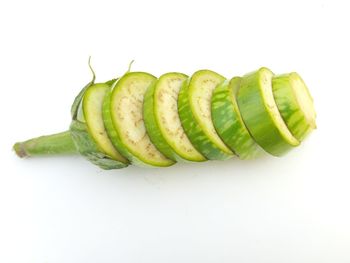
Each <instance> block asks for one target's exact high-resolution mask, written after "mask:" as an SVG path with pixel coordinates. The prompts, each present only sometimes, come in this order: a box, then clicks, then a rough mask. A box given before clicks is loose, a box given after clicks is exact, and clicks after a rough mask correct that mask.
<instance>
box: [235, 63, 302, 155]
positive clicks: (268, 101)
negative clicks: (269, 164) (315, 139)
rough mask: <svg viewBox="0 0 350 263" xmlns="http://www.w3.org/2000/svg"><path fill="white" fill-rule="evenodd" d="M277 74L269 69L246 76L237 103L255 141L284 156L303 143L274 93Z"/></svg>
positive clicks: (268, 150)
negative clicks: (274, 79) (286, 121)
mask: <svg viewBox="0 0 350 263" xmlns="http://www.w3.org/2000/svg"><path fill="white" fill-rule="evenodd" d="M272 77H273V73H272V72H271V71H270V70H269V69H267V68H261V69H259V70H258V71H255V72H252V73H249V74H247V75H245V76H244V77H243V78H242V81H241V86H240V88H239V90H238V93H237V102H238V106H239V110H240V112H241V115H242V118H243V121H244V123H245V125H246V127H247V128H248V130H249V132H250V134H251V135H252V137H253V138H254V140H255V141H256V142H257V143H258V144H259V145H260V146H261V147H262V148H263V149H264V150H265V151H266V152H268V153H270V154H272V155H274V156H281V155H283V154H285V153H286V152H288V151H289V150H291V149H292V148H293V147H295V146H297V145H299V141H298V140H297V139H296V138H295V137H294V136H293V134H292V133H291V132H290V131H289V129H288V127H287V125H286V124H285V122H284V120H283V118H282V116H281V114H280V112H279V111H278V108H277V105H276V103H275V100H274V97H273V92H272V83H271V82H272Z"/></svg>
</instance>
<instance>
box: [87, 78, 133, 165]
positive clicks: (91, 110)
mask: <svg viewBox="0 0 350 263" xmlns="http://www.w3.org/2000/svg"><path fill="white" fill-rule="evenodd" d="M109 90H110V86H109V85H108V84H106V83H98V84H93V85H91V86H90V87H88V89H87V90H86V92H85V94H84V97H83V102H82V111H83V113H84V119H85V122H86V125H87V128H88V131H89V133H90V135H91V137H92V138H93V140H94V141H95V143H96V145H97V147H98V148H99V150H100V151H101V152H103V153H105V154H106V155H108V156H110V157H111V158H112V159H114V160H116V161H120V162H122V163H128V160H127V159H126V158H124V157H123V156H122V155H121V154H120V153H119V152H118V151H117V150H116V149H115V148H114V146H113V144H112V142H111V140H110V139H109V137H108V135H107V132H106V129H105V125H104V122H103V118H102V106H103V100H104V97H105V95H106V94H107V92H109Z"/></svg>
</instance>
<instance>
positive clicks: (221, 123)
mask: <svg viewBox="0 0 350 263" xmlns="http://www.w3.org/2000/svg"><path fill="white" fill-rule="evenodd" d="M240 83H241V78H240V77H234V78H232V79H231V80H230V81H224V82H222V83H221V84H219V85H218V86H217V87H216V88H215V90H214V92H213V97H212V101H211V114H212V119H213V123H214V126H215V129H216V131H217V133H218V134H219V136H220V137H221V139H222V140H223V141H224V142H225V144H226V145H227V146H228V147H230V149H231V150H232V151H233V152H235V153H236V154H237V155H238V156H239V158H240V159H253V158H256V157H258V156H260V155H262V154H263V153H264V151H263V150H262V149H261V147H260V146H259V145H258V144H257V143H256V142H255V141H254V139H253V138H252V136H251V135H250V134H249V132H248V130H247V128H246V127H245V124H244V122H243V120H242V117H241V114H240V112H239V109H238V105H237V101H236V93H237V91H238V89H239V87H240Z"/></svg>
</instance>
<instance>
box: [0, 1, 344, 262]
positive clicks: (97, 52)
mask: <svg viewBox="0 0 350 263" xmlns="http://www.w3.org/2000/svg"><path fill="white" fill-rule="evenodd" d="M347 2H348V1H343V2H337V1H266V0H264V1H240V2H238V1H221V0H216V1H205V0H203V1H182V0H178V1H159V2H158V1H153V0H148V1H66V0H64V1H63V0H61V1H38V0H32V1H24V0H22V1H21V0H11V1H2V2H1V3H0V29H1V30H0V39H1V40H0V47H1V48H0V72H1V73H0V75H1V88H0V90H1V97H0V98H1V102H0V112H1V115H0V116H1V136H0V162H1V171H0V174H1V175H0V262H3V263H8V262H21V263H24V262H33V263H34V262H35V263H46V262H49V263H56V262H57V263H70V262H72V263H73V262H74V263H80V262H84V263H89V262H102V263H104V262H106V263H107V262H122V263H129V262H130V263H131V262H135V263H144V262H145V263H148V262H150V263H157V262H167V263H168V262H169V263H172V262H186V263H187V262H189V263H190V262H191V263H196V262H200V263H206V262H213V263H214V262H215V263H217V262H219V263H226V262H230V263H232V262H239V263H240V262H252V263H260V262H268V263H272V262H276V263H277V262H278V263H279V262H288V263H289V262H298V263H300V262H317V263H322V262H335V263H343V262H344V263H345V262H350V211H349V210H350V209H349V203H350V202H349V201H350V172H349V165H350V159H349V149H350V144H349V132H350V129H349V121H350V119H349V113H350V111H349V106H350V98H349V95H350V92H349V90H350V86H349V83H350V82H349V74H350V73H349V72H350V71H349V69H350V66H349V65H350V51H349V50H350V41H349V38H348V37H349V34H350V28H349V25H350V15H349V13H350V8H349V7H348V6H347V5H346V4H347ZM89 55H92V57H93V60H92V62H93V65H94V67H95V70H96V72H97V80H98V81H105V80H108V79H110V78H112V77H116V76H118V75H120V74H122V73H124V72H125V70H126V69H127V66H128V63H129V62H130V60H132V59H135V60H136V62H135V63H134V66H133V70H141V71H148V72H150V73H153V74H155V75H157V76H159V75H160V74H162V73H165V72H167V71H181V72H184V73H187V74H191V73H192V72H194V71H196V70H198V69H203V68H209V69H212V70H215V71H217V72H219V73H221V74H223V75H225V76H226V77H233V76H235V75H242V74H244V73H246V72H249V71H252V70H255V69H257V68H259V67H261V66H266V67H270V68H271V69H272V70H273V71H274V72H275V73H283V72H290V71H298V72H299V73H300V74H301V75H302V76H303V78H304V80H305V81H306V83H307V84H308V86H309V88H310V90H311V93H312V95H313V97H314V100H315V106H316V109H317V113H318V119H317V124H318V129H317V130H316V131H315V132H313V134H311V136H310V137H309V138H308V139H307V140H306V141H305V143H303V144H302V145H301V146H300V147H299V148H297V149H295V150H294V151H292V152H291V153H289V154H288V155H287V156H285V157H283V158H273V157H271V158H265V159H262V160H256V161H248V162H243V161H239V160H232V161H225V162H208V163H204V164H186V165H184V164H181V165H175V166H173V167H171V168H168V169H144V168H143V169H141V168H137V167H130V168H127V169H124V170H114V171H102V170H100V169H99V168H97V167H95V166H93V165H91V164H90V163H88V162H87V161H85V160H84V159H82V158H81V157H79V156H68V157H53V158H38V159H27V160H21V159H19V158H17V157H16V156H15V154H14V153H13V152H12V151H11V147H12V144H13V143H14V142H15V141H18V140H24V139H28V138H30V137H34V136H38V135H42V134H50V133H54V132H58V131H61V130H65V129H67V128H68V125H69V122H70V112H69V111H70V104H71V102H72V100H73V98H74V96H75V95H76V93H77V92H78V91H79V90H80V88H81V87H82V86H83V85H85V83H87V82H88V81H89V80H90V78H91V76H90V72H89V70H88V67H87V59H88V56H89Z"/></svg>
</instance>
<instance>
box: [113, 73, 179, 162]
mask: <svg viewBox="0 0 350 263" xmlns="http://www.w3.org/2000/svg"><path fill="white" fill-rule="evenodd" d="M155 80H156V78H155V77H154V76H152V75H151V74H148V73H145V72H130V73H126V74H125V75H124V76H123V77H121V78H120V79H119V80H118V81H117V83H116V85H115V87H114V89H113V91H112V94H111V97H110V111H109V113H110V117H111V120H112V123H113V126H114V129H115V132H116V133H117V135H118V137H119V139H120V140H119V143H120V146H121V148H124V150H125V152H127V155H126V157H127V158H128V159H129V160H130V161H131V162H132V163H133V164H137V165H141V166H143V165H146V166H149V165H150V166H160V167H165V166H170V165H172V164H174V161H172V160H170V159H168V158H166V156H164V155H163V154H162V153H161V152H160V151H159V150H158V149H157V148H156V147H155V145H154V144H153V143H152V141H151V140H150V137H149V135H148V134H147V132H146V127H145V124H144V120H143V101H144V96H145V93H146V91H147V88H148V87H149V86H150V85H151V84H152V83H153V82H154V81H155Z"/></svg>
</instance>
